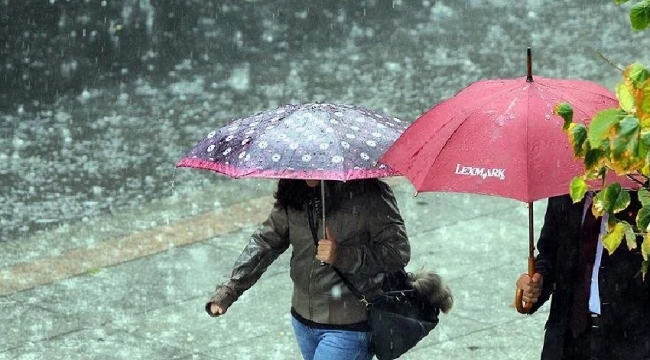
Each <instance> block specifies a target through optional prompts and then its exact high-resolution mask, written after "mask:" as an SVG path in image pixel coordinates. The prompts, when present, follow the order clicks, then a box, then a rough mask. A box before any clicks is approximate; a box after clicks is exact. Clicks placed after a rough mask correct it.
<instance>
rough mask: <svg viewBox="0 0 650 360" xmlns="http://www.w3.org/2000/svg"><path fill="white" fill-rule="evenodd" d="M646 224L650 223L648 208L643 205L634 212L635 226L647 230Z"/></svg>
mask: <svg viewBox="0 0 650 360" xmlns="http://www.w3.org/2000/svg"><path fill="white" fill-rule="evenodd" d="M648 225H650V208H649V207H645V206H644V207H642V208H641V209H640V210H639V212H638V213H637V214H636V226H637V227H638V228H639V230H641V231H643V232H647V231H648Z"/></svg>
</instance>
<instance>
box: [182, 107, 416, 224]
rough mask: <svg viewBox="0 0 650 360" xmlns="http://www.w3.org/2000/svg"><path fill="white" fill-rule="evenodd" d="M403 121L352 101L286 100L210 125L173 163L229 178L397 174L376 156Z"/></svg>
mask: <svg viewBox="0 0 650 360" xmlns="http://www.w3.org/2000/svg"><path fill="white" fill-rule="evenodd" d="M407 125H408V123H406V122H403V121H400V120H399V119H396V118H394V117H390V116H386V115H382V114H380V113H377V112H374V111H371V110H368V109H365V108H362V107H359V106H355V105H347V104H326V103H314V104H289V105H284V106H281V107H279V108H277V109H273V110H266V111H262V112H259V113H257V114H254V115H252V116H248V117H244V118H239V119H235V120H232V121H231V122H230V123H229V124H227V125H226V126H224V127H221V128H219V129H216V130H213V131H211V132H210V133H209V134H208V135H207V136H206V137H205V138H204V139H202V140H200V141H199V142H198V144H197V145H196V146H195V147H194V148H193V149H191V150H190V151H189V152H188V153H187V155H186V156H185V157H183V158H182V159H181V160H180V161H179V162H178V163H177V165H176V166H177V167H189V168H196V169H205V170H211V171H215V172H218V173H222V174H225V175H228V176H230V177H233V178H242V177H252V178H275V179H319V180H340V181H346V180H354V179H367V178H378V177H385V176H392V175H398V173H397V172H396V171H394V170H393V169H391V168H389V167H388V166H387V165H385V164H381V163H379V162H378V160H379V158H380V157H381V156H382V155H383V153H384V152H385V151H386V150H387V149H388V148H389V147H390V146H391V145H392V144H393V142H394V141H395V140H396V139H397V138H398V137H399V136H400V135H401V134H402V133H403V132H404V130H405V129H406V127H407ZM323 191H324V187H323V186H321V194H323ZM323 201H324V199H323ZM323 218H324V214H323Z"/></svg>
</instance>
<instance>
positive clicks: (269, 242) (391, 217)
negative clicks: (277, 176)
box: [206, 179, 410, 360]
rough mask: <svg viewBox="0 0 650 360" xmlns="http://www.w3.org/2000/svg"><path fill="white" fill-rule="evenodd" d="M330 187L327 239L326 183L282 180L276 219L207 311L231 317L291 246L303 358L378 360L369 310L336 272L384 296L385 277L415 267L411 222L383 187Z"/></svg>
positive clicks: (368, 183) (255, 238)
mask: <svg viewBox="0 0 650 360" xmlns="http://www.w3.org/2000/svg"><path fill="white" fill-rule="evenodd" d="M324 183H325V201H326V203H325V214H326V233H327V236H325V238H320V239H319V237H322V233H323V230H322V227H323V224H322V223H321V222H322V219H321V216H320V215H321V214H322V212H321V191H320V184H321V181H319V180H280V181H279V182H278V188H277V191H276V192H275V194H274V196H275V199H276V202H275V204H274V206H273V209H272V210H271V213H270V215H269V217H268V219H267V220H266V221H265V222H264V223H263V224H262V226H261V228H260V229H259V230H258V231H256V232H255V233H254V234H253V235H252V237H251V240H250V242H249V244H248V245H247V246H246V248H245V249H244V251H243V252H242V254H241V255H240V256H239V259H238V260H237V261H236V263H235V265H234V268H233V271H232V275H231V278H230V280H229V281H227V282H226V283H224V284H222V285H220V286H218V287H217V290H216V292H215V294H214V295H213V296H212V297H211V298H210V300H209V302H208V303H207V304H206V311H208V313H209V314H210V315H212V316H219V315H221V314H224V313H225V312H226V310H227V309H228V307H229V306H230V305H231V304H232V303H233V302H234V301H236V300H237V298H239V297H240V296H241V295H242V293H244V291H246V290H247V289H249V288H250V287H251V286H253V284H255V282H256V281H257V280H258V279H259V278H260V276H261V275H262V273H263V272H264V271H265V270H266V268H267V267H268V266H269V265H270V264H271V263H272V262H273V261H274V260H275V259H276V258H277V257H278V256H279V255H280V254H282V253H283V252H284V251H285V250H286V249H287V248H289V245H291V247H292V252H293V253H292V256H291V263H290V274H291V279H292V281H293V284H294V286H293V295H292V299H291V305H292V306H291V314H292V315H293V316H292V325H293V328H294V333H295V335H296V339H297V342H298V346H299V347H300V351H301V352H302V355H303V358H304V359H306V360H312V359H315V360H325V359H336V360H356V359H359V360H361V359H363V360H367V359H370V358H372V353H371V352H370V351H369V340H370V339H369V335H370V333H369V332H368V330H369V329H368V323H367V318H366V309H365V307H364V306H363V304H361V303H360V302H359V300H358V299H357V298H356V297H355V296H354V295H353V294H351V293H350V291H349V289H348V288H347V286H345V285H344V284H343V283H342V281H341V278H340V277H339V276H338V275H337V274H336V273H335V272H334V270H333V269H332V266H334V267H336V268H337V269H339V270H340V271H341V272H342V273H344V274H345V275H346V277H347V278H348V280H350V281H352V282H353V284H354V285H355V287H356V288H357V289H358V290H359V291H360V292H361V293H363V294H365V295H367V296H373V295H375V294H378V293H379V292H380V287H381V284H382V280H383V279H384V273H386V272H394V271H398V270H400V269H402V268H403V267H404V266H405V265H406V264H407V263H408V261H409V259H410V246H409V242H408V238H407V236H406V230H405V227H404V221H403V220H402V217H401V215H400V213H399V210H398V208H397V203H396V201H395V197H394V195H393V192H392V190H391V189H390V187H389V186H388V185H387V184H385V183H383V182H381V181H379V180H377V179H368V180H354V181H348V182H338V181H325V182H324ZM310 224H311V226H310Z"/></svg>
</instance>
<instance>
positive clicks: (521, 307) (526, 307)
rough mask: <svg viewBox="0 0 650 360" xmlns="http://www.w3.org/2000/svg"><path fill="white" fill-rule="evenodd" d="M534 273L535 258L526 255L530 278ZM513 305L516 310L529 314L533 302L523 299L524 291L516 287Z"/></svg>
mask: <svg viewBox="0 0 650 360" xmlns="http://www.w3.org/2000/svg"><path fill="white" fill-rule="evenodd" d="M534 274H535V258H534V257H532V256H529V257H528V276H530V277H531V278H532V277H533V275H534ZM515 307H516V308H517V312H518V313H520V314H530V310H531V309H532V308H533V303H529V302H525V301H524V291H523V290H521V289H517V294H516V295H515Z"/></svg>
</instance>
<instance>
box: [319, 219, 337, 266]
mask: <svg viewBox="0 0 650 360" xmlns="http://www.w3.org/2000/svg"><path fill="white" fill-rule="evenodd" d="M316 259H317V260H320V261H322V262H325V263H328V264H333V263H334V262H335V261H336V239H335V238H334V237H333V236H332V234H330V229H329V227H327V226H326V227H325V239H320V240H318V248H317V249H316Z"/></svg>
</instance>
